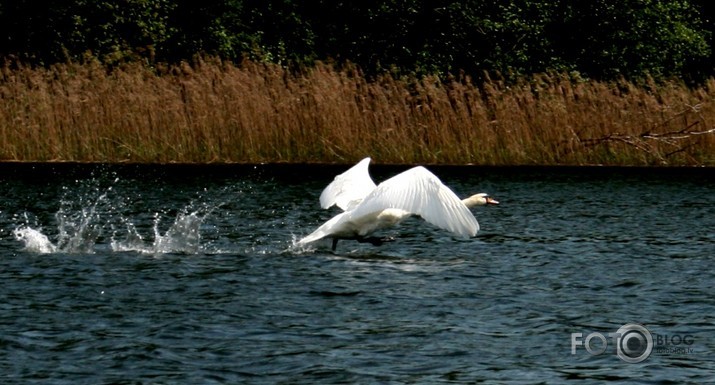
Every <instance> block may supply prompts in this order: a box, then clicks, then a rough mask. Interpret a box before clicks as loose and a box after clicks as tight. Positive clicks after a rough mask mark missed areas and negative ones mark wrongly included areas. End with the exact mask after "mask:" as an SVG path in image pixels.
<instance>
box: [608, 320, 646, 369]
mask: <svg viewBox="0 0 715 385" xmlns="http://www.w3.org/2000/svg"><path fill="white" fill-rule="evenodd" d="M616 335H617V336H618V337H617V340H616V353H617V354H618V357H620V359H622V360H623V361H625V362H628V363H631V364H636V363H638V362H642V361H644V360H645V359H646V358H648V356H650V353H651V352H652V351H653V336H652V335H651V334H650V332H649V331H648V329H646V328H645V326H643V325H639V324H625V325H623V326H621V328H620V329H618V331H617V332H616Z"/></svg>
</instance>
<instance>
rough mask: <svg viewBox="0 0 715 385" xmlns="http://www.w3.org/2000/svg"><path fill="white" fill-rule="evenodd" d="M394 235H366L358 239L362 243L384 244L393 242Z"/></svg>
mask: <svg viewBox="0 0 715 385" xmlns="http://www.w3.org/2000/svg"><path fill="white" fill-rule="evenodd" d="M394 240H395V238H394V237H382V238H378V237H365V238H358V239H357V241H358V242H361V243H371V244H372V245H373V246H382V244H383V243H385V242H392V241H394Z"/></svg>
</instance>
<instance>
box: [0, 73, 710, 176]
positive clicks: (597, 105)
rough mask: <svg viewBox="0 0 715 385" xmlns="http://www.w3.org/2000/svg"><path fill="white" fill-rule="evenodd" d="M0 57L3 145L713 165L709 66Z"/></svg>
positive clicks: (210, 158) (35, 149)
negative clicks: (368, 71)
mask: <svg viewBox="0 0 715 385" xmlns="http://www.w3.org/2000/svg"><path fill="white" fill-rule="evenodd" d="M0 71H1V72H0V138H2V140H1V141H0V161H78V162H142V163H145V162H149V163H168V162H187V163H211V162H241V163H254V162H255V163H259V162H343V163H349V162H353V161H356V160H358V159H360V158H361V157H364V156H367V155H370V156H372V157H373V158H374V159H375V160H376V161H377V162H380V163H432V164H485V165H586V164H608V165H708V166H712V165H715V132H714V131H715V130H714V128H715V97H714V94H713V91H714V90H715V79H711V80H710V81H709V82H707V83H706V84H704V85H703V86H701V87H699V88H688V87H686V86H685V85H682V84H680V83H677V82H672V83H666V84H655V83H653V82H650V83H645V84H643V85H641V86H636V85H635V84H633V83H629V82H626V81H619V82H599V81H583V80H578V79H573V78H571V77H569V76H567V75H562V74H551V75H537V76H533V77H531V78H528V79H522V80H521V81H518V82H516V83H513V82H512V83H509V84H507V83H506V82H504V81H502V80H499V79H495V80H490V79H487V80H486V81H485V82H481V83H480V84H479V85H477V84H475V83H473V82H472V81H471V80H470V79H469V78H468V77H464V78H459V79H451V80H448V81H444V80H440V79H438V78H436V77H423V78H408V79H404V78H400V79H397V78H393V77H391V76H388V75H384V76H380V77H378V78H375V79H370V80H368V79H367V78H366V77H365V76H364V75H363V74H362V73H361V72H360V71H359V69H357V68H353V67H350V66H347V67H341V68H336V67H334V66H331V65H327V64H318V65H316V66H315V67H311V68H306V69H303V70H301V71H299V72H295V71H290V70H287V69H285V68H283V67H280V66H277V65H271V64H263V63H254V62H245V63H241V64H240V65H234V64H231V63H228V62H222V61H219V60H217V59H205V60H201V61H197V62H196V64H193V65H188V64H181V65H177V66H166V67H148V66H144V65H140V64H127V65H125V66H123V67H121V68H114V69H112V70H108V69H107V68H105V67H103V66H102V65H100V64H99V63H97V62H93V61H88V62H87V63H83V64H78V63H68V64H60V65H55V66H53V67H51V68H30V67H23V66H18V65H16V64H15V65H11V64H6V65H5V66H4V67H3V68H1V69H0Z"/></svg>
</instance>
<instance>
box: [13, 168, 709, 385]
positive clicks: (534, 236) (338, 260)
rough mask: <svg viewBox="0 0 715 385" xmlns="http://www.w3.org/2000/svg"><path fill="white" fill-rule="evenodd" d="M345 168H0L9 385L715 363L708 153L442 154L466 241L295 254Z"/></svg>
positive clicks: (681, 369)
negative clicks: (596, 158)
mask: <svg viewBox="0 0 715 385" xmlns="http://www.w3.org/2000/svg"><path fill="white" fill-rule="evenodd" d="M345 169H346V167H336V166H332V167H316V166H312V167H308V166H302V167H301V166H289V165H284V166H151V167H149V166H132V165H125V166H96V165H91V166H87V165H85V166H82V165H51V166H46V165H44V166H43V165H28V164H25V165H22V164H20V165H17V164H16V165H12V164H9V165H8V164H6V165H1V166H0V280H1V282H0V330H2V333H0V378H1V379H2V382H3V383H23V384H27V383H43V384H44V383H53V384H81V383H86V384H100V383H202V384H207V383H266V384H268V383H271V384H272V383H309V384H319V383H325V384H333V383H395V384H397V383H463V382H478V381H488V382H491V383H494V382H501V383H550V384H553V383H562V382H569V383H571V382H573V380H577V381H576V382H577V383H584V382H585V383H589V382H593V383H599V382H603V381H605V380H629V381H631V382H637V383H659V384H667V383H702V382H705V381H711V380H712V378H714V376H715V354H714V353H715V262H714V261H715V253H714V252H715V178H713V177H714V176H715V172H714V171H713V170H711V169H680V170H675V169H609V168H586V169H572V168H543V169H542V168H479V167H451V168H450V167H434V168H431V169H432V170H433V172H435V174H437V175H438V176H439V177H440V178H441V179H442V181H443V182H445V183H446V184H447V185H449V186H450V187H452V189H453V190H454V191H455V192H456V193H457V194H458V195H460V196H466V195H471V194H473V193H477V192H488V193H490V194H491V195H492V196H494V197H495V198H497V199H498V200H499V201H500V202H501V204H500V205H499V206H490V207H479V208H475V209H473V212H474V213H475V216H476V217H477V219H478V220H479V222H480V225H481V227H482V230H481V231H480V232H479V234H478V235H477V236H476V237H475V238H472V239H469V240H463V239H455V238H453V237H452V236H450V235H449V234H448V233H447V232H445V231H442V230H439V229H436V228H434V227H432V226H430V225H426V224H425V223H424V222H422V221H421V220H419V219H416V218H414V219H409V220H407V221H405V222H404V223H402V224H401V225H400V226H399V227H397V228H395V229H394V230H390V231H387V232H386V233H384V235H386V236H395V237H396V239H395V241H394V242H389V243H386V244H384V245H383V246H380V247H376V246H373V245H370V244H362V243H356V242H351V241H341V242H340V243H339V244H338V247H337V250H336V251H335V252H333V251H331V249H330V242H329V241H324V242H318V243H316V244H314V245H313V246H311V247H309V248H303V249H296V248H295V247H293V243H294V241H295V240H296V239H297V238H299V237H301V236H303V235H306V234H308V233H309V232H311V231H312V230H313V229H314V228H315V227H317V226H318V225H320V224H321V223H322V222H323V221H325V220H327V219H329V218H330V217H331V216H332V215H334V214H335V213H336V211H335V210H321V209H320V207H319V204H318V196H319V194H320V192H321V190H322V188H323V187H325V185H327V183H329V182H330V181H331V180H332V178H333V177H334V175H336V174H338V173H340V172H342V171H344V170H345ZM403 169H405V167H397V166H392V167H377V166H373V167H372V168H371V170H372V171H371V172H372V174H373V178H374V179H375V180H376V181H380V180H383V179H384V178H386V177H389V176H391V175H394V174H396V173H397V172H399V171H401V170H403ZM631 323H634V324H639V325H642V326H643V327H645V328H647V332H648V333H647V334H649V335H650V336H651V337H652V341H653V342H651V343H649V344H645V345H643V344H642V346H645V347H646V348H647V347H649V346H650V348H651V351H650V354H645V353H639V352H636V353H635V355H636V356H638V357H639V359H642V358H644V357H647V358H645V359H643V360H641V362H638V363H630V362H626V361H625V360H624V359H622V358H620V357H619V356H618V354H617V353H618V352H619V351H620V352H623V351H626V352H627V353H628V352H630V353H631V357H632V356H633V355H634V354H633V353H632V351H633V350H632V349H635V348H633V347H632V346H631V345H620V344H623V343H624V341H625V340H624V339H623V338H622V337H623V336H624V335H625V334H624V333H623V332H621V334H619V335H618V336H617V335H609V333H615V332H616V331H618V330H619V328H621V327H623V326H624V325H627V324H631ZM629 328H630V326H629ZM630 330H632V329H629V331H630ZM573 333H581V334H580V335H573ZM594 333H598V334H594ZM645 334H646V333H645V332H642V331H641V334H640V335H641V336H645ZM619 336H620V337H619ZM601 337H603V338H601ZM587 339H588V340H589V343H588V344H587V345H584V344H583V341H584V340H587ZM642 340H643V339H635V340H634V339H631V340H630V342H628V341H626V342H628V343H629V344H631V343H633V342H636V343H637V342H639V341H642ZM604 341H605V342H606V344H605V345H604V344H603V342H604ZM645 341H647V338H646V340H645ZM636 345H637V344H636ZM624 346H625V347H624ZM586 347H588V349H586ZM629 347H630V348H629ZM636 347H637V346H636ZM601 348H605V351H604V352H603V353H601V354H596V353H599V352H600V350H602V349H601ZM626 348H628V349H631V348H632V349H631V350H628V349H626ZM624 349H626V350H624ZM589 350H590V352H589Z"/></svg>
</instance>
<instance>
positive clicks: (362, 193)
mask: <svg viewBox="0 0 715 385" xmlns="http://www.w3.org/2000/svg"><path fill="white" fill-rule="evenodd" d="M369 163H370V158H365V159H363V160H362V161H360V162H359V163H358V164H356V165H355V166H353V167H352V168H351V169H349V170H348V171H346V172H344V173H342V174H340V175H338V176H337V177H335V180H333V182H332V183H330V184H329V185H328V187H326V188H325V190H323V192H322V194H321V195H320V204H321V206H322V207H323V208H329V207H331V206H333V205H337V206H338V207H340V208H341V209H343V210H344V212H342V213H340V214H338V215H336V216H334V217H333V218H332V219H330V220H329V221H327V222H325V223H324V224H323V225H322V226H320V227H318V229H317V230H315V231H314V232H313V233H311V234H309V235H308V236H306V237H305V238H303V239H301V240H299V241H298V245H304V244H307V243H310V242H314V241H317V240H319V239H322V238H326V237H330V238H333V249H335V247H336V245H337V241H338V240H339V239H355V240H358V241H362V242H371V243H373V244H380V243H381V242H382V240H380V239H378V238H369V237H368V235H370V234H372V233H374V232H375V231H378V230H381V229H384V228H387V227H391V226H394V225H396V224H398V223H399V222H401V221H402V220H403V219H405V218H407V217H409V216H412V215H418V216H420V217H422V218H423V219H424V220H426V221H427V222H429V223H432V224H433V225H435V226H437V227H439V228H442V229H445V230H449V231H451V232H452V233H454V234H456V235H459V236H462V237H473V236H474V235H476V234H477V231H479V223H478V222H477V220H476V218H474V215H472V212H471V211H470V210H469V208H470V207H472V206H476V205H484V204H498V202H497V201H495V200H493V199H491V198H489V197H488V196H487V195H486V194H477V195H473V196H471V197H469V198H467V199H464V200H460V199H459V198H458V197H457V196H456V195H455V194H454V192H452V190H450V189H449V187H447V186H445V185H444V184H442V182H441V181H440V180H439V178H437V177H436V176H435V175H434V174H432V173H431V172H430V171H428V170H427V169H426V168H424V167H421V166H418V167H414V168H411V169H409V170H407V171H405V172H403V173H401V174H398V175H396V176H394V177H392V178H390V179H388V180H386V181H384V182H382V183H380V184H379V185H377V186H376V185H375V183H374V182H373V181H372V179H371V178H370V175H369V173H368V170H367V167H368V164H369Z"/></svg>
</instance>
